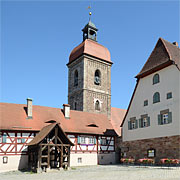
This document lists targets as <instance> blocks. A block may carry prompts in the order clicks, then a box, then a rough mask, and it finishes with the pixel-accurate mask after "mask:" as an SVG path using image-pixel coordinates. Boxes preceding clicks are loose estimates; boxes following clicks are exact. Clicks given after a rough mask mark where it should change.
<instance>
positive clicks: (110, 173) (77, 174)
mask: <svg viewBox="0 0 180 180" xmlns="http://www.w3.org/2000/svg"><path fill="white" fill-rule="evenodd" d="M86 179H87V180H180V167H170V168H168V167H139V166H121V165H106V166H102V165H101V166H86V167H75V168H71V169H70V170H68V171H64V170H61V171H57V170H54V171H50V172H48V173H40V174H35V173H31V172H20V171H12V172H5V173H0V180H86Z"/></svg>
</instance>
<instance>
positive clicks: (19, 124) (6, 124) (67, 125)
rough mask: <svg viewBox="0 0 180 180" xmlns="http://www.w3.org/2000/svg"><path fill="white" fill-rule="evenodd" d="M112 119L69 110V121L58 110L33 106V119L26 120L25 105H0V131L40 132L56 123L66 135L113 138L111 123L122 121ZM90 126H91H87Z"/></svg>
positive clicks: (117, 118) (116, 118)
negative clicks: (50, 123) (97, 135)
mask: <svg viewBox="0 0 180 180" xmlns="http://www.w3.org/2000/svg"><path fill="white" fill-rule="evenodd" d="M113 112H114V111H112V113H113ZM112 117H114V118H112V119H111V120H109V119H108V118H107V116H106V115H103V114H95V113H88V112H82V111H74V110H71V111H70V119H65V117H64V114H63V111H62V109H60V108H52V107H45V106H37V105H33V119H28V118H27V114H26V105H25V104H12V103H0V130H23V131H25V130H26V131H40V130H41V129H42V128H43V127H44V126H46V125H47V122H56V123H60V126H61V128H62V129H63V131H64V132H66V133H82V134H99V135H112V136H114V135H116V132H115V131H114V128H113V126H112V124H111V121H112V122H117V121H122V119H123V117H122V116H120V117H117V116H113V115H112ZM91 124H93V126H89V125H91ZM118 128H119V127H118Z"/></svg>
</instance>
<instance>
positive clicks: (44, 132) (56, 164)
mask: <svg viewBox="0 0 180 180" xmlns="http://www.w3.org/2000/svg"><path fill="white" fill-rule="evenodd" d="M73 145H74V144H73V143H72V142H71V141H70V140H69V138H68V137H67V135H66V134H65V133H64V132H63V130H62V128H61V127H60V125H59V124H58V123H51V124H50V125H47V126H45V127H44V128H42V129H41V131H40V132H39V133H38V134H37V135H36V136H35V138H34V139H33V140H32V141H31V142H30V143H29V144H28V165H29V169H31V170H32V171H35V172H37V171H39V172H41V171H42V170H44V171H46V170H47V168H48V169H59V168H67V167H69V166H70V147H71V146H73Z"/></svg>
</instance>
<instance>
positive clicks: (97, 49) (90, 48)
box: [69, 39, 112, 64]
mask: <svg viewBox="0 0 180 180" xmlns="http://www.w3.org/2000/svg"><path fill="white" fill-rule="evenodd" d="M83 54H88V55H90V56H93V57H96V58H99V59H101V60H103V61H107V62H109V63H111V64H112V61H111V56H110V52H109V50H108V49H107V48H106V47H104V46H102V45H101V44H99V43H97V42H95V41H93V40H90V39H86V40H85V41H83V42H82V43H81V44H80V45H78V46H77V47H75V48H74V49H73V50H72V52H71V54H70V56H69V63H71V62H73V61H74V60H75V59H77V58H78V57H80V56H81V55H83Z"/></svg>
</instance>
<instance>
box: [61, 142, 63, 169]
mask: <svg viewBox="0 0 180 180" xmlns="http://www.w3.org/2000/svg"><path fill="white" fill-rule="evenodd" d="M62 167H63V145H61V168H62Z"/></svg>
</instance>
